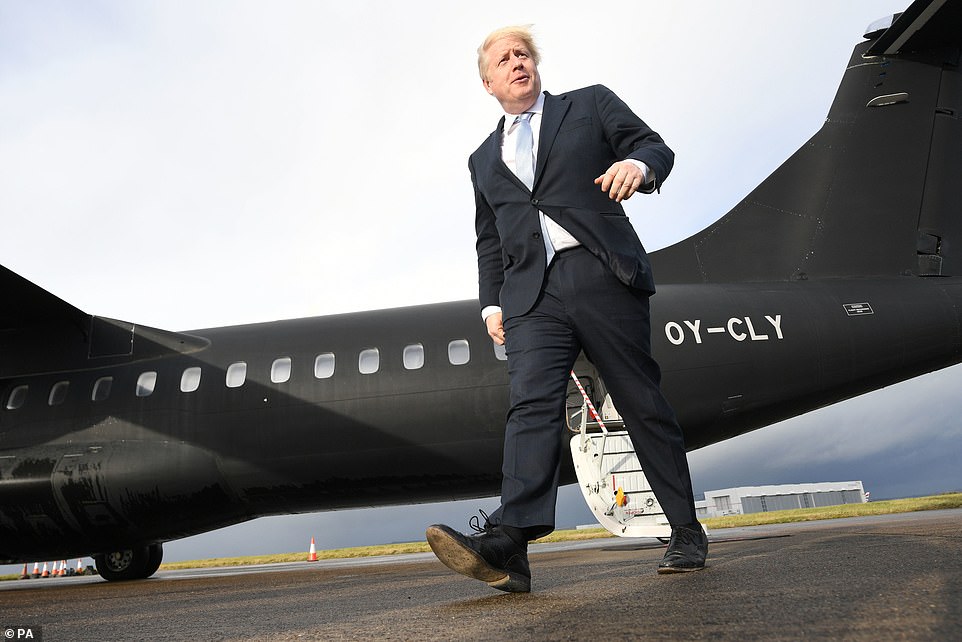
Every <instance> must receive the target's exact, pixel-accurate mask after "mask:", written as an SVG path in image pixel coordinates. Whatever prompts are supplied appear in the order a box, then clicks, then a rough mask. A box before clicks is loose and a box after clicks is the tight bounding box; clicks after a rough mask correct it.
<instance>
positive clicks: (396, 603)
mask: <svg viewBox="0 0 962 642" xmlns="http://www.w3.org/2000/svg"><path fill="white" fill-rule="evenodd" d="M960 526H962V509H958V510H948V511H931V512H922V513H906V514H899V515H886V516H879V517H861V518H852V519H840V520H831V521H823V522H809V523H803V524H786V525H779V526H758V527H751V528H738V529H724V530H715V531H713V532H712V540H711V545H710V551H709V559H708V568H706V569H705V570H704V571H701V572H697V573H687V574H680V575H666V576H660V575H657V574H656V572H655V568H656V566H657V563H658V561H659V560H660V559H661V556H662V554H663V551H664V546H663V545H661V544H658V543H656V542H654V541H651V540H620V539H600V540H591V541H589V542H579V543H571V544H545V545H534V546H532V548H531V551H530V559H531V569H532V573H533V578H532V593H530V594H507V593H501V592H499V591H495V590H492V589H490V588H488V587H487V586H486V585H484V584H482V583H480V582H476V581H474V580H470V579H468V578H465V577H462V576H460V575H457V574H455V573H452V572H451V571H449V570H448V569H447V568H446V567H444V566H443V565H441V564H440V562H438V561H437V560H435V559H434V558H433V556H431V555H430V554H416V555H404V556H393V557H386V558H372V559H365V560H332V561H329V562H313V563H308V562H303V563H296V564H282V565H265V566H258V567H237V568H232V569H199V570H195V571H165V572H164V571H162V572H160V573H158V574H157V575H155V576H154V577H152V578H150V579H147V580H141V581H136V582H125V583H108V582H105V581H103V580H101V579H99V578H96V577H65V578H56V579H47V580H19V581H12V582H2V583H0V630H3V631H4V635H5V637H6V638H7V639H17V638H16V637H13V636H10V635H7V633H6V630H7V629H11V630H15V629H17V628H20V629H23V628H24V627H29V626H33V627H35V629H34V637H33V638H32V639H34V640H36V639H43V640H47V641H48V642H50V641H53V640H98V641H99V640H252V639H256V640H495V639H505V638H509V639H513V640H629V639H631V640H635V639H643V640H679V639H695V640H700V639H715V640H758V639H764V640H798V639H839V640H880V639H881V640H935V639H939V640H943V639H960V637H962V533H960ZM37 634H41V635H42V638H38V637H37Z"/></svg>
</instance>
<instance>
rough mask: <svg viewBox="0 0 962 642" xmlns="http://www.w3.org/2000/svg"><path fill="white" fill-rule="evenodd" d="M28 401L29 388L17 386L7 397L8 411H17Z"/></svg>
mask: <svg viewBox="0 0 962 642" xmlns="http://www.w3.org/2000/svg"><path fill="white" fill-rule="evenodd" d="M26 401H27V386H17V387H16V388H14V389H13V390H11V391H10V396H9V397H7V410H16V409H17V408H20V407H22V406H23V404H24V403H25V402H26Z"/></svg>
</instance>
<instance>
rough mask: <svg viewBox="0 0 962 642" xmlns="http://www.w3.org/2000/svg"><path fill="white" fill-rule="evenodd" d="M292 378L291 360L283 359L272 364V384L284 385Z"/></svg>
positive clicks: (288, 358)
mask: <svg viewBox="0 0 962 642" xmlns="http://www.w3.org/2000/svg"><path fill="white" fill-rule="evenodd" d="M290 378H291V358H290V357H281V358H280V359H275V360H274V363H272V364H271V383H284V382H285V381H287V380H288V379H290Z"/></svg>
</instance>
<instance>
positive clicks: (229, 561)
mask: <svg viewBox="0 0 962 642" xmlns="http://www.w3.org/2000/svg"><path fill="white" fill-rule="evenodd" d="M948 508H962V493H945V494H942V495H931V496H929V497H913V498H908V499H891V500H884V501H879V502H868V503H865V504H842V505H840V506H829V507H825V508H802V509H797V510H780V511H772V512H770V513H750V514H748V515H728V516H725V517H712V518H709V519H705V520H702V521H703V522H704V524H705V526H707V527H708V528H709V530H711V529H716V528H736V527H742V526H764V525H766V524H787V523H789V522H809V521H817V520H823V519H838V518H842V517H861V516H865V515H888V514H892V513H910V512H915V511H925V510H941V509H948ZM599 537H613V535H611V534H610V533H609V532H608V531H606V530H605V529H603V528H600V527H599V528H579V529H571V530H560V531H555V532H553V533H551V534H550V535H548V536H546V537H543V538H541V539H539V540H538V542H571V541H577V540H585V539H597V538H599ZM430 550H431V548H430V547H429V546H428V545H427V542H405V543H400V544H379V545H377V546H355V547H352V548H336V549H331V550H323V551H317V558H318V559H319V560H325V559H345V558H352V557H374V556H379V555H402V554H405V553H426V552H428V551H430ZM305 561H307V553H306V552H300V553H277V554H274V555H249V556H245V557H220V558H216V559H205V560H192V561H184V562H168V563H166V564H163V565H161V567H160V570H162V571H172V570H179V569H190V568H216V567H221V566H250V565H255V564H280V563H287V562H305ZM19 578H20V576H19V575H2V576H0V581H2V580H15V579H19Z"/></svg>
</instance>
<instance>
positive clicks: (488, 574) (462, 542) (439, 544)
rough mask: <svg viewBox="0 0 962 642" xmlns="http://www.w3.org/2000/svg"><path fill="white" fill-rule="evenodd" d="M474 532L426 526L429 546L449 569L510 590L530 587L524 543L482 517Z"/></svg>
mask: <svg viewBox="0 0 962 642" xmlns="http://www.w3.org/2000/svg"><path fill="white" fill-rule="evenodd" d="M475 529H476V530H478V531H479V532H478V533H477V534H476V535H463V534H461V533H459V532H458V531H456V530H454V529H453V528H451V527H450V526H445V525H444V524H435V525H433V526H430V527H428V530H427V537H428V544H430V545H431V550H432V551H434V554H435V555H437V556H438V559H439V560H441V562H442V563H443V564H444V565H445V566H447V567H448V568H449V569H451V570H452V571H457V572H458V573H461V574H462V575H467V576H468V577H473V578H474V579H476V580H481V581H482V582H485V583H486V584H487V585H488V586H490V587H492V588H496V589H498V590H499V591H507V592H509V593H528V592H530V591H531V570H530V568H529V567H528V546H527V543H525V544H523V545H521V544H517V543H516V542H515V541H514V540H513V539H511V538H510V537H508V535H507V534H506V533H505V532H504V531H503V530H501V527H500V526H497V525H494V524H491V523H488V522H487V521H485V524H484V528H479V527H477V526H475Z"/></svg>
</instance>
